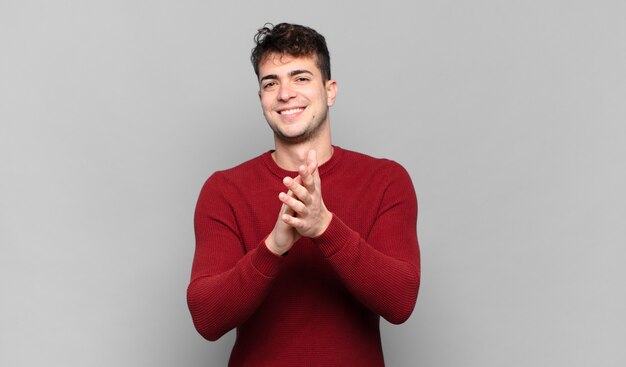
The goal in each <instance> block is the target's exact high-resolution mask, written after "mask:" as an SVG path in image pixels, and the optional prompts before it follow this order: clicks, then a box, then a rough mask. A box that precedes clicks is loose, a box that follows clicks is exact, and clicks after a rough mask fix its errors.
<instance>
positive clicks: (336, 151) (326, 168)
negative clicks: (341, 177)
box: [261, 145, 344, 178]
mask: <svg viewBox="0 0 626 367" xmlns="http://www.w3.org/2000/svg"><path fill="white" fill-rule="evenodd" d="M273 152H274V150H273V149H272V150H268V151H267V152H265V153H264V154H263V155H262V156H261V157H262V158H263V162H264V163H265V165H266V166H267V168H269V170H270V171H271V172H272V173H273V174H274V175H276V176H277V177H279V178H284V177H286V176H289V177H296V176H297V175H298V172H297V171H288V170H286V169H282V168H281V167H279V166H278V164H276V162H275V161H274V158H272V153H273ZM343 153H344V150H343V149H341V148H340V147H338V146H336V145H333V155H332V156H330V159H329V160H327V161H326V162H324V164H322V165H321V166H319V167H318V170H319V173H320V177H322V176H324V175H325V174H327V173H328V172H330V170H331V169H332V168H333V167H335V166H336V165H337V163H339V161H340V160H341V157H342V156H343Z"/></svg>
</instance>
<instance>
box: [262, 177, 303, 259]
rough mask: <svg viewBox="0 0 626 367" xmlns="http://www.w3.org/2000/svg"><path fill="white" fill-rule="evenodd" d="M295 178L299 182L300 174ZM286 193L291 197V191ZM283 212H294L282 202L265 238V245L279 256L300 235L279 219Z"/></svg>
mask: <svg viewBox="0 0 626 367" xmlns="http://www.w3.org/2000/svg"><path fill="white" fill-rule="evenodd" d="M295 180H296V181H297V182H300V176H298V177H296V178H295ZM287 195H289V196H292V197H293V193H292V192H291V191H288V192H287ZM283 214H287V215H291V216H293V215H295V212H294V211H293V210H292V209H290V208H289V207H288V206H287V205H285V204H283V205H282V207H281V208H280V212H279V213H278V219H277V220H276V224H275V225H274V229H273V230H272V232H271V233H270V234H269V236H267V238H266V239H265V246H267V248H268V249H269V250H270V251H271V252H273V253H274V254H276V255H279V256H280V255H283V254H284V253H285V252H287V251H289V250H290V249H291V247H292V246H293V244H294V243H296V241H298V240H299V239H300V237H302V236H301V235H300V234H299V233H298V231H296V229H295V228H294V227H292V226H290V225H289V224H287V223H285V222H284V221H283V220H282V219H281V218H282V216H283Z"/></svg>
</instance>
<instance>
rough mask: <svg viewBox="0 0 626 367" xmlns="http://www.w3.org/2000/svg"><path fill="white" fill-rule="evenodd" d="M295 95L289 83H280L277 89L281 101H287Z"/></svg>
mask: <svg viewBox="0 0 626 367" xmlns="http://www.w3.org/2000/svg"><path fill="white" fill-rule="evenodd" d="M295 96H296V92H295V91H294V90H293V89H292V88H291V86H290V85H289V84H286V83H282V84H281V85H280V89H279V91H278V99H279V100H281V101H288V100H290V99H291V98H293V97H295Z"/></svg>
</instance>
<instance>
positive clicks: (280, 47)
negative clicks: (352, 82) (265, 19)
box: [250, 23, 330, 81]
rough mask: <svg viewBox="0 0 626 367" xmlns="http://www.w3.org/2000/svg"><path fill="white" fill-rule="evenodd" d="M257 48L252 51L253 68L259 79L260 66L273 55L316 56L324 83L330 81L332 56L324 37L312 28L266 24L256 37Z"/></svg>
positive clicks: (287, 24) (284, 24)
mask: <svg viewBox="0 0 626 367" xmlns="http://www.w3.org/2000/svg"><path fill="white" fill-rule="evenodd" d="M254 42H255V43H256V46H255V47H254V48H253V49H252V56H251V57H250V60H251V61H252V66H253V67H254V72H255V73H256V75H257V77H258V76H259V64H260V63H261V62H262V61H263V59H264V58H265V57H267V56H268V55H269V54H271V53H277V54H283V55H290V56H295V57H300V56H315V57H316V59H317V66H318V67H319V68H320V70H321V71H322V78H323V79H324V81H327V80H330V54H329V53H328V47H327V46H326V39H324V36H322V35H321V34H319V33H317V31H315V30H314V29H312V28H309V27H305V26H302V25H298V24H289V23H280V24H277V25H275V26H274V25H272V24H271V23H266V24H265V25H264V26H263V28H260V29H259V30H258V32H257V34H256V35H255V36H254Z"/></svg>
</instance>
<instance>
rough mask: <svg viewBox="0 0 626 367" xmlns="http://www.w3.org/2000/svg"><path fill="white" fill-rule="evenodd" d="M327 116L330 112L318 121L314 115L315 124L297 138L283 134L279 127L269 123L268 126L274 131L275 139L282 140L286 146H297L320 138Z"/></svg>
mask: <svg viewBox="0 0 626 367" xmlns="http://www.w3.org/2000/svg"><path fill="white" fill-rule="evenodd" d="M327 116H328V111H327V112H326V113H324V115H323V116H320V117H321V118H319V119H316V116H315V115H314V116H313V117H312V120H313V121H315V122H314V124H312V125H309V126H308V127H307V128H306V129H305V130H304V131H303V132H302V133H301V134H298V135H296V136H287V135H285V134H283V132H282V131H280V129H279V128H278V127H277V126H275V125H272V124H269V123H268V124H269V125H270V128H271V129H272V130H273V131H274V137H276V139H278V140H280V141H281V142H282V143H284V144H286V145H297V144H302V143H304V142H307V141H310V140H312V139H314V138H316V137H317V136H319V134H320V132H321V131H322V127H324V124H326V123H327Z"/></svg>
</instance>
